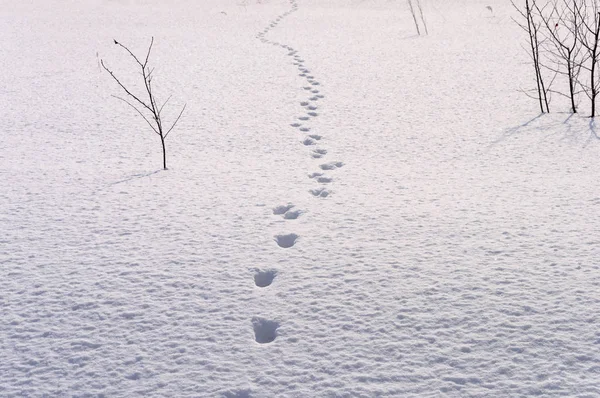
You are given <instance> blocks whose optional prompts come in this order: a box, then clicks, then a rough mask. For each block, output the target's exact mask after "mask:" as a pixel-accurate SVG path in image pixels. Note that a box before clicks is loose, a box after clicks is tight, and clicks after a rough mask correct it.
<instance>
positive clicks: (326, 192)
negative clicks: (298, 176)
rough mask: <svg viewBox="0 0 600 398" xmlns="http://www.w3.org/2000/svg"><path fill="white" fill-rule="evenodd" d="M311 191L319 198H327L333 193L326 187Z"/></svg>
mask: <svg viewBox="0 0 600 398" xmlns="http://www.w3.org/2000/svg"><path fill="white" fill-rule="evenodd" d="M309 192H310V193H311V194H312V195H313V196H315V197H317V198H326V197H328V196H329V194H330V193H331V192H330V191H329V190H328V189H325V188H318V189H311V190H310V191H309Z"/></svg>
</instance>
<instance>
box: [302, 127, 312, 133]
mask: <svg viewBox="0 0 600 398" xmlns="http://www.w3.org/2000/svg"><path fill="white" fill-rule="evenodd" d="M300 131H303V132H308V131H310V127H300Z"/></svg>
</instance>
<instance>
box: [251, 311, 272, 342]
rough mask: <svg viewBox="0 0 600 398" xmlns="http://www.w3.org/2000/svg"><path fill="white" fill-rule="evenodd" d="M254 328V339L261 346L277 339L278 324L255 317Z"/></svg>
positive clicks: (253, 319)
mask: <svg viewBox="0 0 600 398" xmlns="http://www.w3.org/2000/svg"><path fill="white" fill-rule="evenodd" d="M252 327H253V328H254V339H255V340H256V342H257V343H259V344H268V343H271V342H273V341H275V339H276V338H277V329H278V328H279V323H278V322H275V321H269V320H268V319H265V318H260V317H254V318H252Z"/></svg>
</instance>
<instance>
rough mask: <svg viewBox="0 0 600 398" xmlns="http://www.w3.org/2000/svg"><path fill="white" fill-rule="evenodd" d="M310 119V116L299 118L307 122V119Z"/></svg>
mask: <svg viewBox="0 0 600 398" xmlns="http://www.w3.org/2000/svg"><path fill="white" fill-rule="evenodd" d="M309 119H310V117H308V116H300V117H299V118H298V120H302V121H304V122H305V121H307V120H309Z"/></svg>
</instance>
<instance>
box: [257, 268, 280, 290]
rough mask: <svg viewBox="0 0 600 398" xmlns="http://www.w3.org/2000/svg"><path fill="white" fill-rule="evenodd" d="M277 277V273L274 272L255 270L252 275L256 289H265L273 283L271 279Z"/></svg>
mask: <svg viewBox="0 0 600 398" xmlns="http://www.w3.org/2000/svg"><path fill="white" fill-rule="evenodd" d="M276 276H277V271H275V270H266V271H261V270H256V274H254V283H255V284H256V286H258V287H267V286H270V285H271V283H273V279H275V277H276Z"/></svg>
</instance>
